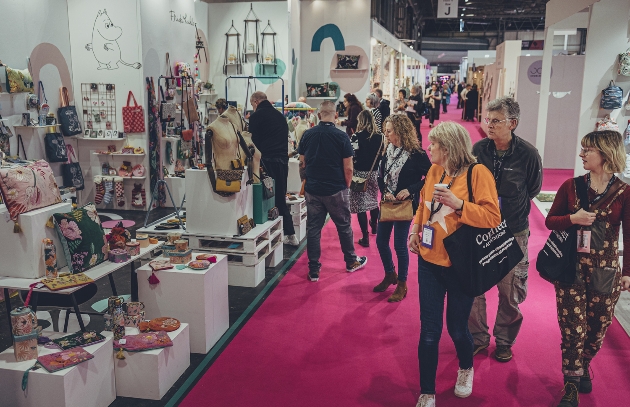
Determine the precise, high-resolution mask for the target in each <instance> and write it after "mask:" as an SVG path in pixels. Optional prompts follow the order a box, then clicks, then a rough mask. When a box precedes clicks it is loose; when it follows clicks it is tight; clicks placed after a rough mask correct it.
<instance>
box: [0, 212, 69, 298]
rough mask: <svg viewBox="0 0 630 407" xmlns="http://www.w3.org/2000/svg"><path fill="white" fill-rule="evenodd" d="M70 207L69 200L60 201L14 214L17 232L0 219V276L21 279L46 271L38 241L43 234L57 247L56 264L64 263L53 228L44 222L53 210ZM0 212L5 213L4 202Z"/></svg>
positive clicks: (30, 277)
mask: <svg viewBox="0 0 630 407" xmlns="http://www.w3.org/2000/svg"><path fill="white" fill-rule="evenodd" d="M71 210H72V204H71V203H69V202H62V203H59V204H56V205H51V206H47V207H45V208H41V209H36V210H34V211H30V212H26V213H23V214H21V215H20V216H19V217H18V223H19V224H20V226H21V227H22V232H21V233H13V222H4V221H0V236H3V237H4V239H3V241H2V244H0V259H2V260H1V261H0V276H4V277H17V278H23V279H32V278H40V277H43V276H44V275H45V274H46V265H45V264H44V255H43V251H42V241H43V240H44V239H46V238H48V239H52V240H53V242H54V243H55V247H57V266H58V267H59V268H62V267H65V265H66V257H65V256H64V254H63V250H62V246H61V242H60V241H59V237H58V234H57V231H56V230H55V229H51V228H48V227H44V225H45V224H46V222H48V219H50V217H51V216H52V215H53V214H54V213H65V212H70V211H71ZM0 216H3V217H4V216H8V212H7V208H6V207H5V206H4V205H2V206H1V207H0ZM0 287H2V284H0ZM27 289H28V287H27Z"/></svg>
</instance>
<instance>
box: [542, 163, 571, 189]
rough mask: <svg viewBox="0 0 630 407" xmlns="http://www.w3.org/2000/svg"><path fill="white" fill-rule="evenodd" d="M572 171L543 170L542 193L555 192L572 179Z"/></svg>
mask: <svg viewBox="0 0 630 407" xmlns="http://www.w3.org/2000/svg"><path fill="white" fill-rule="evenodd" d="M573 176H574V175H573V170H557V169H551V168H545V169H544V170H543V185H542V190H543V191H557V190H558V189H559V188H560V186H561V185H562V183H564V181H566V180H568V179H569V178H573Z"/></svg>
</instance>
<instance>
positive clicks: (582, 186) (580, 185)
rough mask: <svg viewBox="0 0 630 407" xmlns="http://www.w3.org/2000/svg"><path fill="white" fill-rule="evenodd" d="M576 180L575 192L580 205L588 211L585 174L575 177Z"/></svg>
mask: <svg viewBox="0 0 630 407" xmlns="http://www.w3.org/2000/svg"><path fill="white" fill-rule="evenodd" d="M574 180H575V194H576V196H577V198H578V200H579V201H580V207H581V208H582V209H584V210H585V211H588V207H589V202H588V187H587V185H586V181H585V180H584V176H579V177H575V178H574Z"/></svg>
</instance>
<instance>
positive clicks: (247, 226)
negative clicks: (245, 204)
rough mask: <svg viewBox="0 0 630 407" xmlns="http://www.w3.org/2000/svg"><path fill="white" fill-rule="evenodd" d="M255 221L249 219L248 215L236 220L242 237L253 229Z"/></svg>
mask: <svg viewBox="0 0 630 407" xmlns="http://www.w3.org/2000/svg"><path fill="white" fill-rule="evenodd" d="M253 221H254V220H253V219H249V218H248V217H247V215H243V216H242V217H240V218H238V219H237V220H236V225H237V226H238V232H239V234H240V235H244V234H246V233H248V232H249V231H250V230H252V229H253V227H254V225H253Z"/></svg>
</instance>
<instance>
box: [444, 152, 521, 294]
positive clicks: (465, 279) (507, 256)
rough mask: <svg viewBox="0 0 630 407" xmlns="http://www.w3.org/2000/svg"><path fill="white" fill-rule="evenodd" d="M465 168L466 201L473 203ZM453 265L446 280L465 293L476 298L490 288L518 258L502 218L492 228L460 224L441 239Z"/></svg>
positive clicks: (469, 176)
mask: <svg viewBox="0 0 630 407" xmlns="http://www.w3.org/2000/svg"><path fill="white" fill-rule="evenodd" d="M474 165H475V164H473V165H471V166H470V167H469V168H468V200H469V201H470V202H474V196H473V191H472V170H473V167H474ZM444 247H445V248H446V251H447V253H448V256H449V258H450V259H451V263H452V264H453V270H454V273H451V275H450V276H449V279H452V280H453V281H452V283H454V284H455V285H456V286H458V287H459V288H460V289H461V291H462V292H464V293H465V294H467V295H469V296H471V297H476V296H478V295H481V294H483V293H485V292H486V291H488V290H489V289H491V288H492V287H494V286H495V285H496V284H497V283H498V282H499V281H501V280H502V279H503V277H505V276H506V275H507V274H508V273H509V272H510V270H512V269H513V268H514V267H515V266H516V265H517V264H518V263H519V262H520V261H521V260H522V259H523V251H522V250H521V248H520V247H519V245H518V243H517V241H516V239H515V238H514V235H513V234H512V231H511V230H510V228H509V227H508V226H507V223H506V221H505V219H502V220H501V223H500V224H499V226H497V227H496V228H475V227H472V226H469V225H462V226H460V227H459V229H457V230H456V231H455V232H453V233H452V234H451V235H449V236H447V237H446V238H445V239H444Z"/></svg>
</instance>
